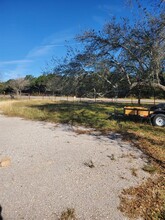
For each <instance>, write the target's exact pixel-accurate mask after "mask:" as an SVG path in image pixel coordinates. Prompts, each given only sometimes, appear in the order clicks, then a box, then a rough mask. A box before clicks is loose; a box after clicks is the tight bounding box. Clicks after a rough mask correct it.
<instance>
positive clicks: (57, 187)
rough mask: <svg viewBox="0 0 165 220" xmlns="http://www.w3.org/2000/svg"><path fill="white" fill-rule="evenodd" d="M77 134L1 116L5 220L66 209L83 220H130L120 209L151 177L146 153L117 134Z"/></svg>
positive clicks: (31, 219) (0, 194)
mask: <svg viewBox="0 0 165 220" xmlns="http://www.w3.org/2000/svg"><path fill="white" fill-rule="evenodd" d="M73 130H74V128H72V127H69V126H65V125H55V124H51V123H45V122H34V121H27V120H24V119H20V118H11V117H5V116H2V115H1V116H0V161H1V167H0V181H1V182H0V205H1V206H2V216H3V218H4V220H21V219H26V220H44V219H46V220H52V219H53V220H56V219H58V217H59V216H60V214H61V212H62V211H65V210H66V209H67V208H73V209H75V213H76V216H77V219H80V220H89V219H90V220H95V219H98V220H105V219H110V220H125V219H127V218H126V217H125V216H124V215H123V214H122V213H121V212H120V211H119V210H118V208H117V207H118V206H119V202H120V201H119V197H118V196H119V194H120V192H121V191H122V189H123V188H128V187H130V186H134V185H137V184H139V183H140V182H142V181H143V180H145V179H146V178H147V177H148V175H149V174H147V173H146V172H144V171H143V170H142V169H141V168H142V167H143V166H144V163H145V162H144V158H143V159H142V153H141V152H140V151H139V150H137V149H136V148H133V147H131V146H130V144H129V143H127V142H123V141H122V140H121V138H120V136H119V135H117V134H110V135H109V136H106V137H104V136H99V135H96V134H93V135H89V134H81V135H80V134H77V133H76V132H74V131H73ZM91 161H92V162H91ZM92 163H93V164H92ZM91 164H92V166H93V167H92V168H90V165H91ZM135 174H136V175H135Z"/></svg>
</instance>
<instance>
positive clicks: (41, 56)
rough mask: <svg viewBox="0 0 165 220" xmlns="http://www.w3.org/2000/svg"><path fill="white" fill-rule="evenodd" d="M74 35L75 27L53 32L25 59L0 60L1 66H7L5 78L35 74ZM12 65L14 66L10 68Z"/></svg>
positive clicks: (29, 52) (4, 70) (71, 39)
mask: <svg viewBox="0 0 165 220" xmlns="http://www.w3.org/2000/svg"><path fill="white" fill-rule="evenodd" d="M74 37H75V30H74V28H70V29H67V30H62V31H60V32H56V33H53V34H51V35H49V36H47V37H46V38H44V39H43V41H42V42H41V43H40V45H37V46H36V47H34V48H32V49H31V50H29V51H28V52H27V54H26V56H25V57H24V58H23V59H21V60H11V61H2V62H0V67H1V66H6V68H3V69H2V68H1V69H2V70H3V73H4V74H3V75H4V77H3V78H4V80H6V79H7V78H17V77H23V76H24V75H26V74H35V73H36V72H37V71H39V69H40V70H41V67H43V65H45V63H46V61H48V59H50V58H51V57H52V56H53V54H57V55H58V54H59V47H65V46H66V45H67V44H68V42H70V43H69V45H70V44H72V43H73V39H74ZM11 65H13V68H10V66H11Z"/></svg>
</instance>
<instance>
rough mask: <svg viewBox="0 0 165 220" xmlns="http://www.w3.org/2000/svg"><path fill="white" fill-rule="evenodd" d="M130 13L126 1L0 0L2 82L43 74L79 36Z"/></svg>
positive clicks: (0, 67) (0, 78)
mask: <svg viewBox="0 0 165 220" xmlns="http://www.w3.org/2000/svg"><path fill="white" fill-rule="evenodd" d="M129 13H130V11H129V9H128V7H126V4H125V1H124V0H109V1H108V0H107V1H106V0H101V1H100V0H81V1H78V0H77V1H76V0H60V1H58V0H0V80H7V79H10V78H17V77H23V76H25V75H27V74H31V75H33V76H38V75H40V74H41V73H42V71H43V70H45V68H46V64H47V63H49V61H50V60H51V58H52V57H53V56H54V57H59V58H60V57H62V56H65V54H66V45H71V46H73V47H78V46H79V45H78V44H76V43H77V42H75V41H74V37H75V36H76V35H77V34H79V33H82V32H83V31H84V30H86V29H90V28H92V29H96V30H99V29H101V28H102V26H103V25H104V24H105V22H106V21H108V20H109V19H110V18H111V17H112V16H117V17H122V16H126V15H128V14H129Z"/></svg>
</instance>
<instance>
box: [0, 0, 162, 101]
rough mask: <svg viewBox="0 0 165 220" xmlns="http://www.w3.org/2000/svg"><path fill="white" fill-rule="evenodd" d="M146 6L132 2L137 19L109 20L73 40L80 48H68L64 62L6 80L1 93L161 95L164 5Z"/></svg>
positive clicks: (102, 95) (101, 95) (159, 0)
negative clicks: (21, 76)
mask: <svg viewBox="0 0 165 220" xmlns="http://www.w3.org/2000/svg"><path fill="white" fill-rule="evenodd" d="M149 2H152V3H151V4H150V5H149V6H148V7H147V8H146V7H143V4H142V3H140V2H139V1H135V3H136V7H137V8H138V11H139V14H140V17H139V18H138V19H135V20H134V21H132V20H131V21H130V20H129V19H126V18H122V19H117V18H112V19H111V20H110V21H109V22H107V23H106V24H105V25H104V26H103V28H102V30H100V31H96V30H93V29H92V30H87V31H84V32H83V33H82V34H79V35H77V36H76V37H75V39H76V41H77V42H79V43H81V49H76V48H71V47H70V48H68V52H67V54H66V56H65V57H64V58H61V59H60V60H59V59H56V58H53V68H52V69H51V70H49V71H47V72H46V73H43V74H42V75H40V76H39V77H34V76H32V75H27V76H26V77H25V78H20V79H10V80H8V81H7V82H3V83H1V84H0V91H1V92H3V93H12V92H15V93H17V94H21V92H24V93H29V94H37V95H38V94H39V95H40V94H48V95H66V96H77V97H116V96H117V97H128V96H133V95H134V96H137V97H139V98H140V97H151V96H154V95H155V96H156V97H159V98H164V97H165V70H164V67H165V59H164V54H165V13H164V12H165V11H164V9H165V8H164V1H162V0H156V1H149Z"/></svg>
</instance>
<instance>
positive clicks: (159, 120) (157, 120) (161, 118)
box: [153, 114, 165, 127]
mask: <svg viewBox="0 0 165 220" xmlns="http://www.w3.org/2000/svg"><path fill="white" fill-rule="evenodd" d="M153 125H156V126H159V127H163V126H165V115H163V114H157V115H155V117H154V118H153Z"/></svg>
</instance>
